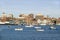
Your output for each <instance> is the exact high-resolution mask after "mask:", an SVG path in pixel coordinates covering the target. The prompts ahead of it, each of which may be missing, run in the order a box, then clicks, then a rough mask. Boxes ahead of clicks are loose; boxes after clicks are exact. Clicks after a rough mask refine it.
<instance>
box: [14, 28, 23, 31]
mask: <svg viewBox="0 0 60 40" xmlns="http://www.w3.org/2000/svg"><path fill="white" fill-rule="evenodd" d="M22 30H23V28H15V31H22Z"/></svg>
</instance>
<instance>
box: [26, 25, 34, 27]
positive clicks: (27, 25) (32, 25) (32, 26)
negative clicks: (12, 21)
mask: <svg viewBox="0 0 60 40" xmlns="http://www.w3.org/2000/svg"><path fill="white" fill-rule="evenodd" d="M25 27H33V25H27V26H25Z"/></svg>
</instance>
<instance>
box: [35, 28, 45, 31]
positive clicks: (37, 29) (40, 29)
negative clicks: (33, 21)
mask: <svg viewBox="0 0 60 40" xmlns="http://www.w3.org/2000/svg"><path fill="white" fill-rule="evenodd" d="M34 28H35V29H36V31H44V29H42V28H41V27H34Z"/></svg>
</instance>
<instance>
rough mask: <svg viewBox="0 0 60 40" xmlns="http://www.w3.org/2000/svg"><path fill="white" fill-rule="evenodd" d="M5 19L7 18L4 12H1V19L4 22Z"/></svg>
mask: <svg viewBox="0 0 60 40" xmlns="http://www.w3.org/2000/svg"><path fill="white" fill-rule="evenodd" d="M6 20H7V15H6V14H5V12H3V13H2V16H1V21H2V22H5V21H6Z"/></svg>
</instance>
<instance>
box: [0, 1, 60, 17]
mask: <svg viewBox="0 0 60 40" xmlns="http://www.w3.org/2000/svg"><path fill="white" fill-rule="evenodd" d="M3 12H5V13H6V14H9V13H12V14H13V15H14V16H15V17H18V15H19V14H30V13H33V14H34V15H36V14H38V13H41V14H43V15H45V16H46V15H49V16H50V17H60V0H0V16H1V14H2V13H3Z"/></svg>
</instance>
